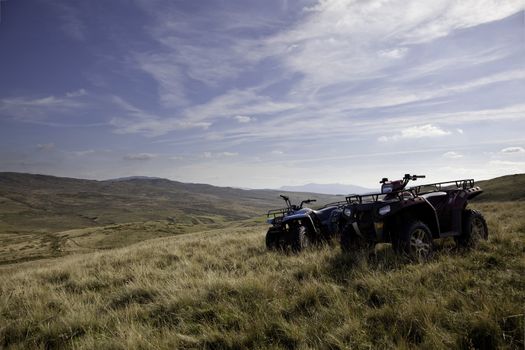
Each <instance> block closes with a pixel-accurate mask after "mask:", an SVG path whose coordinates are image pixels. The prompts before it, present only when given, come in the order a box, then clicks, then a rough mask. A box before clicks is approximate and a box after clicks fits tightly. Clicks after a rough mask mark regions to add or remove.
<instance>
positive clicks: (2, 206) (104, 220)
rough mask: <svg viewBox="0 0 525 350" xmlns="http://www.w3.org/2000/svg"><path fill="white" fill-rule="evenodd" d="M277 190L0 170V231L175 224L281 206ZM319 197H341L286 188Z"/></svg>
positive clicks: (241, 215) (251, 214) (232, 217)
mask: <svg viewBox="0 0 525 350" xmlns="http://www.w3.org/2000/svg"><path fill="white" fill-rule="evenodd" d="M279 193H282V192H278V191H271V190H242V189H237V188H230V187H215V186H210V185H204V184H186V183H181V182H176V181H170V180H166V179H129V180H119V181H112V180H109V181H94V180H82V179H71V178H62V177H54V176H46V175H33V174H20V173H0V232H11V233H13V232H25V233H28V232H35V231H38V232H58V231H63V230H68V229H77V228H84V227H94V226H106V225H113V224H120V223H127V222H137V221H152V220H170V221H173V222H177V223H181V224H191V223H196V222H197V223H202V222H205V221H208V222H209V223H214V221H215V219H217V220H219V221H225V220H227V221H231V220H243V219H248V218H253V217H254V216H260V215H262V214H263V213H265V212H266V211H268V210H269V209H272V208H278V207H282V206H283V201H282V200H281V199H280V198H279ZM290 196H291V197H292V198H293V199H295V200H298V199H299V200H300V199H301V198H303V199H304V198H305V197H306V196H310V197H311V198H317V200H318V202H319V203H326V202H329V201H334V200H341V199H343V198H341V197H335V196H329V195H320V194H310V195H308V194H298V193H290Z"/></svg>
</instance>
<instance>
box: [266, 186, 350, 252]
mask: <svg viewBox="0 0 525 350" xmlns="http://www.w3.org/2000/svg"><path fill="white" fill-rule="evenodd" d="M281 198H282V199H284V201H285V202H286V208H282V209H274V210H270V211H268V214H267V219H268V220H267V222H268V223H269V224H271V225H272V226H271V227H270V228H269V229H268V232H267V233H266V247H267V248H268V249H269V250H275V249H286V248H291V250H292V251H294V252H299V251H301V250H303V249H305V248H306V247H308V246H310V245H312V244H317V243H322V242H326V241H328V240H329V239H330V238H332V237H334V236H335V235H337V234H338V233H339V232H340V230H339V228H340V217H341V213H342V210H341V205H342V204H343V203H346V202H336V203H331V204H327V205H326V206H324V207H323V208H321V209H319V210H313V209H310V208H305V207H303V205H304V204H310V203H312V202H315V201H316V200H315V199H307V200H304V201H302V202H301V204H300V205H295V204H292V203H291V202H290V199H289V198H288V197H287V196H284V195H281Z"/></svg>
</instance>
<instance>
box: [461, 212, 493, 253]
mask: <svg viewBox="0 0 525 350" xmlns="http://www.w3.org/2000/svg"><path fill="white" fill-rule="evenodd" d="M488 236H489V230H488V227H487V221H485V218H484V217H483V215H482V214H481V213H480V212H479V211H477V210H473V209H466V210H465V211H464V212H463V227H462V232H461V235H460V236H458V237H456V243H457V244H458V245H459V246H461V247H465V248H475V247H476V246H477V245H478V244H479V242H480V241H481V240H482V239H484V240H487V239H488Z"/></svg>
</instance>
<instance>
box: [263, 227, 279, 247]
mask: <svg viewBox="0 0 525 350" xmlns="http://www.w3.org/2000/svg"><path fill="white" fill-rule="evenodd" d="M281 236H282V231H281V230H280V229H278V228H275V227H270V228H269V229H268V232H267V233H266V248H267V249H268V250H276V249H279V248H281Z"/></svg>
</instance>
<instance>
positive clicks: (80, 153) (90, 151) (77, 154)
mask: <svg viewBox="0 0 525 350" xmlns="http://www.w3.org/2000/svg"><path fill="white" fill-rule="evenodd" d="M69 153H70V154H71V155H73V156H75V157H83V156H87V155H90V154H93V153H95V150H93V149H88V150H85V151H73V152H69Z"/></svg>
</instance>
